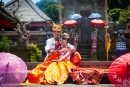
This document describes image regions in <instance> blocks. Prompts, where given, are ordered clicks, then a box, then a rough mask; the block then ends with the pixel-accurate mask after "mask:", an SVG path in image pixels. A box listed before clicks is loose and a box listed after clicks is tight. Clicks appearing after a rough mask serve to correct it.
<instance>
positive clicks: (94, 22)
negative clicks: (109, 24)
mask: <svg viewBox="0 0 130 87" xmlns="http://www.w3.org/2000/svg"><path fill="white" fill-rule="evenodd" d="M90 24H91V25H94V26H105V22H104V21H103V20H101V19H99V18H96V19H93V20H92V21H90Z"/></svg>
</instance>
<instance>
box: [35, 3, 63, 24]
mask: <svg viewBox="0 0 130 87" xmlns="http://www.w3.org/2000/svg"><path fill="white" fill-rule="evenodd" d="M58 1H59V0H40V1H39V2H37V3H36V5H37V6H38V7H39V8H40V9H41V10H42V11H43V12H45V13H46V14H47V16H48V17H50V18H51V19H52V20H53V21H54V22H55V23H58V22H59V21H60V19H59V16H61V15H62V16H64V14H65V8H64V6H62V5H61V6H60V5H59V2H58ZM60 11H61V15H60Z"/></svg>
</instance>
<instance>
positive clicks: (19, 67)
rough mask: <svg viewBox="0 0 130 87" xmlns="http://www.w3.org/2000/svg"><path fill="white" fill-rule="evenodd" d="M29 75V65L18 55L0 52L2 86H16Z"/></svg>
mask: <svg viewBox="0 0 130 87" xmlns="http://www.w3.org/2000/svg"><path fill="white" fill-rule="evenodd" d="M26 77H27V66H26V64H25V63H24V62H23V61H22V59H21V58H19V57H17V56H16V55H13V54H10V53H5V52H2V53H0V87H16V86H17V85H19V84H20V83H22V82H23V81H25V78H26Z"/></svg>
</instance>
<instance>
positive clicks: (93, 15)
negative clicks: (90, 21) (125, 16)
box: [88, 13, 102, 18]
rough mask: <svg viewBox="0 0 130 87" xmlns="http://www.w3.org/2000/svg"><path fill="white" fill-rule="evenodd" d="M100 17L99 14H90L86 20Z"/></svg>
mask: <svg viewBox="0 0 130 87" xmlns="http://www.w3.org/2000/svg"><path fill="white" fill-rule="evenodd" d="M101 17H102V16H101V15H100V14H99V13H92V14H91V15H90V16H89V17H88V18H101Z"/></svg>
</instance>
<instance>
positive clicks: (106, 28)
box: [105, 0, 109, 61]
mask: <svg viewBox="0 0 130 87" xmlns="http://www.w3.org/2000/svg"><path fill="white" fill-rule="evenodd" d="M105 16H106V17H105V20H106V25H105V31H106V34H107V33H108V28H109V26H108V18H107V0H105ZM105 39H107V37H105ZM106 45H107V43H106V41H105V48H106ZM106 56H107V61H108V52H107V51H106Z"/></svg>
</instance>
